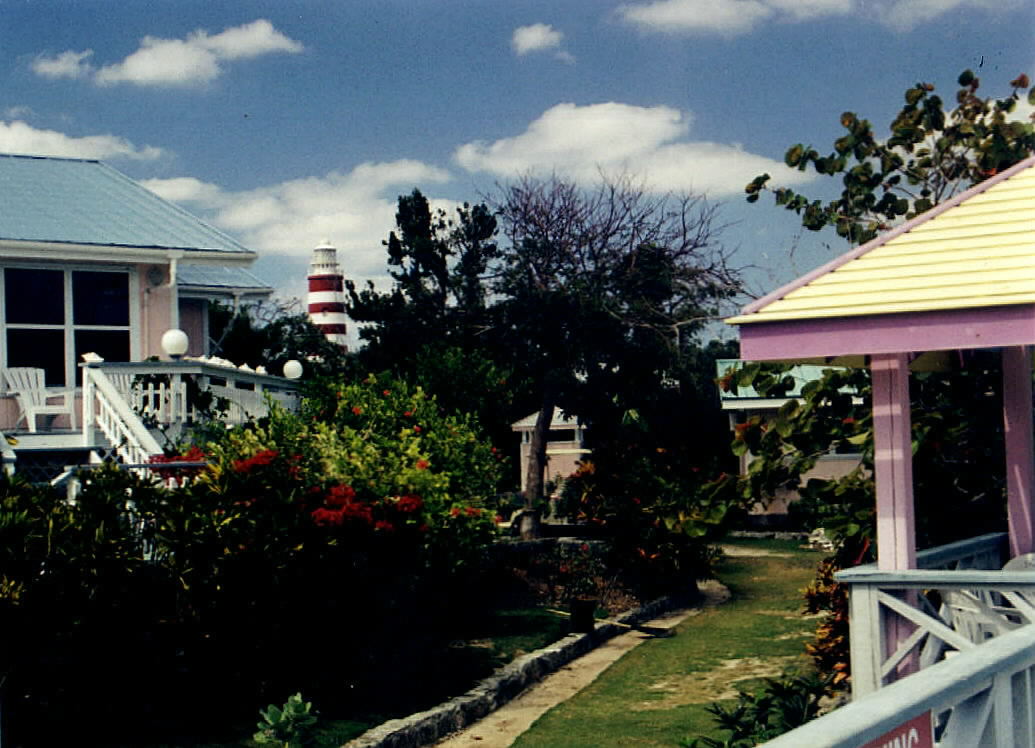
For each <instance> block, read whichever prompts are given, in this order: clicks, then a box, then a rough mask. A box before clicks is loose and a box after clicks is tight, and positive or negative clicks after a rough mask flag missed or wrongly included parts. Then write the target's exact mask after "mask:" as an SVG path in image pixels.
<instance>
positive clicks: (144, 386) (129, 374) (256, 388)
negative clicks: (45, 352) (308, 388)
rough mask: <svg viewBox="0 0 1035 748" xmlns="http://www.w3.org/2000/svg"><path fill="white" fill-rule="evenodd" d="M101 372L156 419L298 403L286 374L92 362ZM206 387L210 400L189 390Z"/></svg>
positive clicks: (189, 363) (189, 364)
mask: <svg viewBox="0 0 1035 748" xmlns="http://www.w3.org/2000/svg"><path fill="white" fill-rule="evenodd" d="M92 366H94V367H96V368H99V369H101V370H103V371H104V372H105V374H107V376H108V378H109V379H110V380H111V381H112V382H114V383H115V386H116V387H117V388H118V389H119V391H120V392H121V393H122V394H123V397H125V398H126V400H127V401H128V402H129V403H130V404H131V406H132V407H133V409H134V410H136V411H137V412H140V413H143V414H144V416H145V418H148V419H153V420H154V421H155V422H156V423H157V424H159V425H168V424H176V423H198V422H200V421H203V420H205V419H207V418H211V417H212V413H213V412H216V411H218V414H219V418H220V420H221V421H223V422H224V423H228V424H231V425H237V424H241V423H245V422H246V421H248V420H250V419H253V418H262V417H263V416H266V415H268V414H269V404H268V403H269V401H271V400H272V401H273V402H276V403H279V404H280V405H281V406H283V407H284V408H286V409H288V410H295V409H296V408H297V407H298V387H297V385H296V384H295V383H294V382H292V381H291V380H289V379H284V378H283V377H274V376H270V375H268V374H259V373H256V372H254V371H251V370H246V369H236V368H234V367H232V366H219V365H216V364H212V363H207V362H204V361H198V360H183V361H166V362H153V361H140V362H130V363H102V364H93V365H92ZM192 393H193V394H195V395H200V394H201V393H207V394H208V395H210V396H211V397H212V398H214V399H213V401H212V402H211V403H201V402H200V401H199V399H198V398H197V397H192V396H191V395H192Z"/></svg>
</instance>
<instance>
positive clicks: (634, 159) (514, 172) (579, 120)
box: [455, 102, 810, 197]
mask: <svg viewBox="0 0 1035 748" xmlns="http://www.w3.org/2000/svg"><path fill="white" fill-rule="evenodd" d="M691 122H692V118H691V116H690V115H689V114H686V113H683V112H680V111H679V110H676V109H672V108H671V107H666V106H657V107H637V106H632V105H629V104H621V103H616V102H608V103H605V104H592V105H589V106H581V107H580V106H576V105H575V104H570V103H566V104H558V105H557V106H554V107H552V108H550V109H548V110H547V111H545V112H544V113H543V114H542V116H540V117H539V118H538V119H536V120H535V121H533V122H532V123H531V124H530V125H529V126H528V128H527V129H526V130H525V132H523V133H521V134H520V135H516V136H514V137H511V138H503V139H501V140H497V141H495V142H494V143H484V142H474V143H467V144H466V145H462V146H460V147H459V148H458V149H457V150H456V153H455V158H456V161H457V163H459V164H460V165H461V166H462V167H463V168H464V169H467V170H468V171H472V172H489V173H491V174H494V175H496V176H498V177H500V178H503V179H509V178H513V177H515V176H518V175H522V174H527V173H533V174H541V175H545V174H551V173H554V172H556V173H558V174H563V175H566V176H569V177H571V178H573V179H576V180H578V181H580V182H584V183H589V182H595V181H597V180H598V179H599V175H600V172H601V171H603V172H604V173H606V174H611V175H615V174H619V173H628V174H631V175H634V176H636V177H638V178H642V179H643V180H644V182H645V183H646V185H647V186H648V187H649V188H651V189H655V190H661V191H667V190H674V191H694V192H698V193H705V192H706V193H708V194H709V195H710V196H712V197H715V196H719V195H728V194H736V193H739V192H741V191H742V190H743V189H744V185H745V184H747V183H748V182H749V181H751V179H752V178H754V177H755V176H757V175H758V174H761V173H762V172H769V173H770V174H772V175H773V176H775V177H777V178H778V179H779V180H780V181H781V183H784V184H796V183H801V182H802V181H806V180H808V179H809V178H810V177H809V176H808V175H806V174H803V173H802V172H799V171H796V170H792V169H788V168H787V167H786V166H784V164H783V163H782V162H779V161H775V160H773V159H770V158H766V157H764V156H759V155H756V154H752V153H749V152H747V151H745V150H744V149H743V148H742V147H740V146H739V145H736V144H722V143H711V142H700V141H698V142H695V141H690V140H688V139H687V135H688V133H689V130H690V125H691Z"/></svg>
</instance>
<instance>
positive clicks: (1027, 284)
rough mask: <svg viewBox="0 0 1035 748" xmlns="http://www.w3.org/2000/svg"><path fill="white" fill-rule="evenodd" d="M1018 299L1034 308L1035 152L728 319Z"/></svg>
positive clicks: (927, 308)
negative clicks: (998, 173)
mask: <svg viewBox="0 0 1035 748" xmlns="http://www.w3.org/2000/svg"><path fill="white" fill-rule="evenodd" d="M1009 304H1035V158H1029V159H1026V160H1025V161H1023V162H1021V163H1019V164H1017V165H1016V166H1014V167H1012V168H1011V169H1009V170H1007V171H1006V172H1004V173H1003V174H1001V175H999V176H998V177H993V178H992V179H989V180H987V181H985V182H982V183H981V184H979V185H977V186H975V187H973V188H971V189H970V190H967V192H965V193H963V194H961V195H958V196H957V197H956V198H954V199H953V200H951V201H949V202H947V203H944V204H942V205H939V206H936V207H935V208H933V209H932V210H930V211H928V212H927V213H925V214H923V215H922V216H919V217H917V218H915V219H913V220H912V221H909V222H908V223H906V224H904V225H903V226H900V227H899V228H898V229H896V230H894V231H891V232H889V233H888V234H886V235H885V236H884V237H878V238H877V239H875V240H873V241H872V242H869V243H868V244H866V245H864V246H862V247H859V248H857V249H855V250H853V251H851V252H849V253H848V254H846V255H844V256H842V257H841V258H839V259H837V260H835V261H834V262H832V263H830V264H829V265H826V266H824V267H823V268H820V269H819V270H817V271H815V272H813V273H810V274H809V275H806V276H804V277H803V278H801V279H799V280H798V281H796V282H794V283H791V284H789V285H787V286H785V287H784V288H782V289H780V290H779V291H776V292H774V293H773V294H770V295H769V296H767V297H765V298H764V299H761V300H759V301H757V302H755V303H753V304H750V305H748V306H747V307H745V309H744V311H743V313H742V314H741V315H739V316H736V317H732V318H730V319H728V320H726V321H727V322H729V323H731V324H744V323H749V322H769V321H778V320H796V319H797V320H804V319H817V318H824V317H853V316H862V315H871V314H893V313H901V312H925V311H941V310H949V309H967V308H975V307H988V306H1003V305H1009Z"/></svg>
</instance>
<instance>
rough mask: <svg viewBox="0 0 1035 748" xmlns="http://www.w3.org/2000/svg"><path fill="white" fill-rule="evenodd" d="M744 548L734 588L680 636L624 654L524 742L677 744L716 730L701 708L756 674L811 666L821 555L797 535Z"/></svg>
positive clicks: (727, 564)
mask: <svg viewBox="0 0 1035 748" xmlns="http://www.w3.org/2000/svg"><path fill="white" fill-rule="evenodd" d="M729 545H731V546H734V547H736V548H739V549H743V550H745V551H747V550H750V551H752V552H770V553H774V554H777V553H778V554H781V555H768V556H762V555H759V556H751V557H730V558H727V559H726V560H725V561H723V562H722V564H721V565H720V566H719V569H718V576H719V580H720V581H721V582H722V583H723V584H725V585H726V586H727V587H728V588H729V590H730V593H731V595H732V597H731V599H730V600H729V601H728V602H727V603H725V604H723V605H721V606H719V607H717V608H710V609H706V610H704V611H703V612H701V613H700V614H698V615H695V616H691V617H690V618H688V619H687V620H686V621H684V622H683V623H681V624H680V625H679V627H678V629H677V635H676V636H675V637H673V638H669V639H654V640H650V641H647V642H644V643H643V644H642V645H640V646H639V647H637V648H636V649H634V650H632V651H631V652H629V653H628V654H626V655H625V656H624V657H623V658H622V659H621V660H619V661H618V662H616V663H615V664H614V665H613V666H612V667H611V668H609V669H608V670H607V671H606V672H605V673H604V674H603V675H601V676H600V678H598V679H597V680H596V681H595V682H594V683H593V684H592V685H591V686H590V687H589V688H587V689H585V690H583V691H582V692H581V693H579V694H578V695H577V696H576V697H574V698H573V699H571V700H569V701H567V702H566V703H564V704H561V705H559V706H558V707H556V708H554V709H552V710H551V711H550V712H548V713H547V714H545V715H543V717H542V718H540V719H539V720H538V721H537V722H536V723H535V724H534V725H533V726H532V728H531V729H530V730H529V731H528V732H526V733H525V734H524V735H522V736H521V737H520V738H519V739H518V741H517V742H516V743H515V746H518V747H520V748H533V747H534V748H552V747H554V746H556V748H578V747H579V746H585V747H586V748H606V747H607V746H637V745H642V746H675V745H678V743H679V741H680V740H681V739H682V738H684V737H686V736H688V735H691V736H696V735H700V734H704V735H711V736H715V737H719V736H720V735H719V733H718V732H717V731H716V730H715V725H714V723H713V721H712V718H711V715H709V714H708V713H707V712H706V711H705V707H706V706H707V705H708V704H710V703H712V702H713V701H715V700H717V699H719V698H731V697H732V696H733V695H734V694H735V691H736V689H738V688H740V689H745V690H750V689H751V688H752V687H753V686H754V685H757V683H758V679H759V678H763V677H771V676H774V675H778V674H779V673H780V672H781V671H783V670H785V669H787V668H789V667H796V668H798V669H806V668H808V667H809V661H808V658H807V657H806V655H805V652H804V647H803V645H804V643H805V642H806V641H807V640H808V637H809V635H810V634H811V633H812V630H813V628H814V621H812V620H810V619H808V618H805V617H803V616H802V615H801V612H800V611H801V609H802V590H803V589H804V587H805V586H806V585H807V584H808V583H809V582H810V581H811V580H812V577H813V574H814V572H815V568H816V565H817V564H818V563H819V560H820V558H821V554H819V553H816V552H812V551H807V550H802V549H800V548H799V547H798V544H797V543H794V542H782V541H754V540H738V541H734V542H730V543H729Z"/></svg>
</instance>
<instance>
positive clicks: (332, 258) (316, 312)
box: [308, 240, 347, 348]
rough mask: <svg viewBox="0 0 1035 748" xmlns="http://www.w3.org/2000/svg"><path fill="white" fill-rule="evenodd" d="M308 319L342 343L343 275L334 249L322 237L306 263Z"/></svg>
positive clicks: (331, 337) (334, 339) (343, 329)
mask: <svg viewBox="0 0 1035 748" xmlns="http://www.w3.org/2000/svg"><path fill="white" fill-rule="evenodd" d="M308 302H309V319H310V320H311V321H312V323H313V324H314V325H316V326H317V327H318V328H319V329H320V331H321V332H323V334H324V335H325V336H327V339H328V340H329V341H331V342H332V343H336V344H337V345H340V346H341V347H342V348H346V347H347V346H346V344H345V330H346V328H345V290H344V276H343V275H342V272H341V268H340V267H339V266H338V250H337V249H335V248H334V247H332V246H331V245H330V243H329V242H327V241H326V240H324V241H323V242H322V243H321V244H320V246H318V247H317V248H316V249H314V250H313V259H312V262H311V263H310V264H309V299H308Z"/></svg>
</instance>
